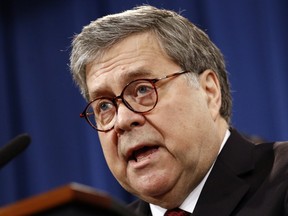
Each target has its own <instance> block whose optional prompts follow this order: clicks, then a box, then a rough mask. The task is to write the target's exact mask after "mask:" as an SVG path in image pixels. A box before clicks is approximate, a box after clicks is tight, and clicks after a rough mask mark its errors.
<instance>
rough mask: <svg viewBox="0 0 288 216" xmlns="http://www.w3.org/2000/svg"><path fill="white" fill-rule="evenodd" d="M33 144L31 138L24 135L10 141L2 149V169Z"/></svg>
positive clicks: (0, 159) (0, 156) (0, 153)
mask: <svg viewBox="0 0 288 216" xmlns="http://www.w3.org/2000/svg"><path fill="white" fill-rule="evenodd" d="M30 142H31V137H30V136H29V135H28V134H26V133H24V134H20V135H18V136H16V137H15V138H13V139H12V140H10V141H9V142H8V143H7V144H6V145H4V146H3V147H2V148H1V149H0V169H1V168H2V167H3V166H5V165H6V164H7V163H8V162H9V161H10V160H12V159H13V158H14V157H15V156H17V155H18V154H20V153H21V152H22V151H24V150H25V149H26V148H27V147H28V145H29V144H30Z"/></svg>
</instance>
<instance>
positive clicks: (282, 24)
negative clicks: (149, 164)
mask: <svg viewBox="0 0 288 216" xmlns="http://www.w3.org/2000/svg"><path fill="white" fill-rule="evenodd" d="M143 3H149V4H151V5H155V6H158V7H163V8H167V9H173V10H176V11H182V14H183V15H184V16H186V17H187V18H189V19H190V20H191V21H193V22H194V23H196V24H197V25H198V26H200V27H201V28H202V29H205V30H206V31H207V33H208V34H209V35H210V37H211V38H212V40H213V41H214V42H215V43H216V44H217V45H218V46H219V47H220V49H221V50H222V51H223V53H224V55H225V58H226V61H227V65H228V70H229V72H230V80H231V83H232V89H233V98H234V108H233V125H234V126H235V127H237V128H238V129H239V130H240V131H241V132H243V133H245V134H251V135H258V136H261V137H262V138H264V139H267V140H288V132H287V131H288V114H287V113H288V112H287V110H288V99H287V98H288V97H287V92H288V85H287V82H288V72H287V68H288V59H287V56H288V53H287V50H288V40H287V39H288V1H287V0H235V1H230V0H217V1H215V0H177V1H168V0H167V1H165V0H145V1H140V0H139V1H136V0H135V1H113V0H103V1H101V0H98V1H97V0H61V1H59V0H41V1H39V0H25V1H21V0H18V1H17V0H1V1H0V146H2V145H4V144H5V143H7V142H8V141H9V140H10V139H11V138H13V137H14V136H16V135H18V134H20V133H23V132H28V133H29V134H30V135H31V136H32V144H31V145H30V146H29V148H28V149H27V150H26V151H25V152H24V153H23V154H21V155H20V156H19V157H17V158H16V159H15V160H14V161H12V162H11V163H9V164H8V165H7V166H5V167H4V168H3V169H2V170H0V205H4V204H8V203H11V202H15V201H16V200H19V199H23V198H25V197H28V196H31V195H34V194H38V193H42V192H44V191H47V190H50V189H52V188H54V187H57V186H60V185H63V184H66V183H68V182H72V181H73V182H79V183H83V184H86V185H90V186H93V187H95V188H97V189H99V190H104V191H106V192H108V193H109V194H110V195H111V196H113V197H115V198H117V199H120V200H122V201H123V202H129V201H130V200H131V199H132V198H131V196H130V195H129V194H127V193H126V192H124V191H123V189H121V188H120V186H119V185H118V183H117V182H116V181H115V180H114V178H113V177H112V175H111V173H110V172H109V170H108V168H107V166H106V163H105V161H104V158H103V155H102V151H101V148H100V145H99V142H98V139H97V134H96V133H95V131H94V130H93V129H91V128H90V127H89V126H88V125H87V124H86V122H84V121H83V120H82V119H80V118H79V113H80V111H82V109H83V107H84V104H85V101H84V99H82V97H81V96H80V94H79V92H78V89H77V88H76V87H75V85H74V83H73V81H72V79H71V76H70V72H69V68H68V66H67V64H68V63H69V52H70V42H71V38H72V36H73V35H74V33H79V32H80V31H81V29H82V26H83V25H86V24H88V23H89V22H90V21H92V20H95V19H96V18H98V17H100V16H103V15H106V14H108V13H114V12H120V11H122V10H126V9H129V8H131V7H133V6H135V5H141V4H143Z"/></svg>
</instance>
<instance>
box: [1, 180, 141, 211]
mask: <svg viewBox="0 0 288 216" xmlns="http://www.w3.org/2000/svg"><path fill="white" fill-rule="evenodd" d="M24 215H25V216H26V215H35V216H68V215H69V216H76V215H77V216H78V215H79V216H82V215H83V216H90V215H100V216H104V215H105V216H110V215H111V216H114V215H115V216H136V215H135V214H134V213H133V212H131V211H130V210H129V209H127V208H126V207H125V206H124V205H122V204H120V203H119V202H117V201H115V200H114V199H112V198H111V197H109V196H108V195H107V194H105V193H101V192H99V191H96V190H95V189H93V188H91V187H89V186H85V185H81V184H78V183H71V184H68V185H65V186H62V187H59V188H56V189H53V190H51V191H48V192H46V193H43V194H40V195H36V196H33V197H30V198H27V199H24V200H21V201H19V202H16V203H14V204H11V205H8V206H4V207H2V208H0V216H24Z"/></svg>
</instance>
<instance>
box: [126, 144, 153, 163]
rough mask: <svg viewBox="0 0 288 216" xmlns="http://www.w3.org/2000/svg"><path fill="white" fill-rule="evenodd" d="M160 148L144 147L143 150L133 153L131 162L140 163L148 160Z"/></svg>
mask: <svg viewBox="0 0 288 216" xmlns="http://www.w3.org/2000/svg"><path fill="white" fill-rule="evenodd" d="M158 148H159V146H144V147H142V148H139V149H137V150H135V151H133V153H132V155H131V156H130V158H129V160H134V161H136V162H140V161H142V160H144V159H146V158H147V157H149V156H150V155H151V154H153V153H154V152H155V151H157V150H158Z"/></svg>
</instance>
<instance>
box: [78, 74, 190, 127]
mask: <svg viewBox="0 0 288 216" xmlns="http://www.w3.org/2000/svg"><path fill="white" fill-rule="evenodd" d="M189 72H191V71H189V70H184V71H180V72H176V73H172V74H168V75H166V76H164V77H161V78H155V79H136V80H132V81H131V82H129V83H128V84H126V85H125V87H124V88H123V90H122V92H121V94H120V95H118V96H115V97H97V98H95V99H93V100H92V101H90V102H89V103H88V104H87V105H86V107H85V108H84V110H83V112H82V113H80V117H81V118H85V119H86V121H87V122H88V124H89V125H90V126H91V127H92V128H94V129H95V130H97V131H100V132H108V131H110V130H112V129H113V128H114V126H115V122H116V121H115V122H114V124H112V126H111V128H109V129H105V130H103V129H99V128H97V122H96V120H95V123H96V124H95V125H94V124H93V123H92V122H91V121H90V120H89V117H88V116H89V115H91V113H89V112H87V110H88V109H89V108H90V105H91V104H92V103H93V102H95V101H96V100H99V99H107V100H110V101H112V103H113V105H114V106H115V109H116V112H115V115H117V113H118V104H117V101H118V100H120V99H121V101H122V102H123V104H124V105H125V106H126V107H127V108H128V109H129V110H131V111H132V112H135V113H142V114H145V113H148V112H150V111H151V110H153V109H154V108H155V107H156V105H157V103H158V91H157V87H156V85H155V84H156V83H157V82H158V81H160V80H164V79H168V78H172V77H176V76H179V75H182V74H186V73H189ZM139 81H145V82H150V83H151V84H152V86H153V89H154V91H155V95H156V99H155V102H154V105H153V106H152V107H151V108H149V109H148V110H145V111H137V110H135V109H134V108H133V107H132V106H131V105H130V104H129V103H128V102H127V101H126V100H125V98H124V92H125V90H126V89H127V88H128V87H129V86H130V85H131V84H132V83H135V82H139ZM93 115H94V114H93ZM116 117H117V116H116Z"/></svg>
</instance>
